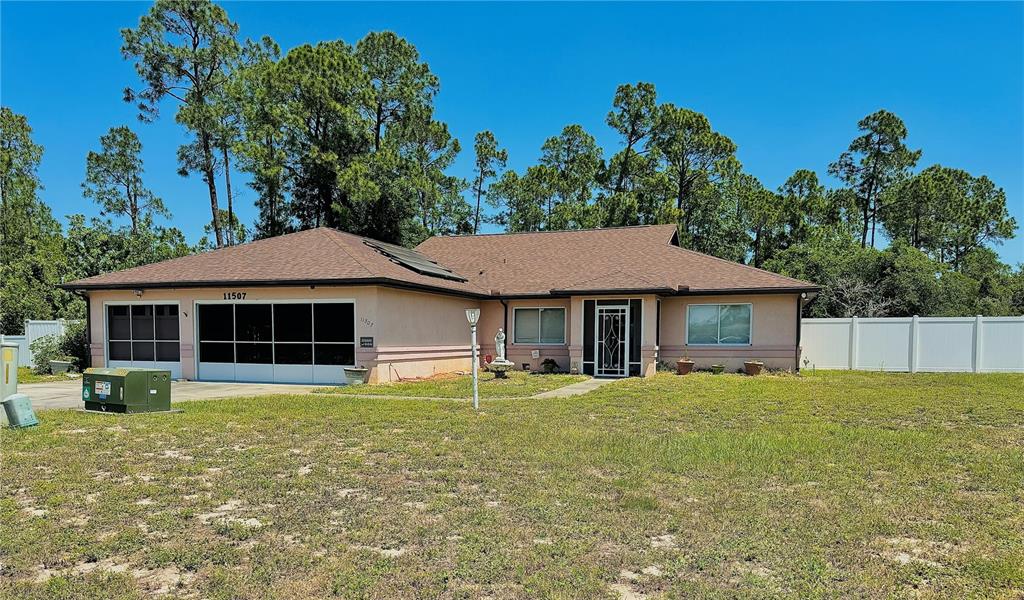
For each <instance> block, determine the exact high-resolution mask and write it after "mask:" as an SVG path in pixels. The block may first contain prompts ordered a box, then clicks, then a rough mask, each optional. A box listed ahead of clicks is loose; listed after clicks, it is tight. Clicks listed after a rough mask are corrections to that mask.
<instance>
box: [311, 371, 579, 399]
mask: <svg viewBox="0 0 1024 600" xmlns="http://www.w3.org/2000/svg"><path fill="white" fill-rule="evenodd" d="M586 379H590V378H589V377H588V376H586V375H565V374H557V373H551V374H540V373H527V372H525V371H510V372H509V373H508V377H506V378H505V379H498V378H496V377H495V376H494V373H489V372H481V373H480V374H479V382H478V385H479V388H480V397H481V398H522V397H526V396H532V395H534V394H539V393H541V392H546V391H548V390H553V389H557V388H560V387H562V386H566V385H569V384H571V383H576V382H578V381H584V380H586ZM313 392H314V393H320V394H347V395H371V396H413V397H416V398H471V397H472V396H473V378H472V377H470V376H469V375H438V376H437V377H431V378H430V379H422V380H419V381H407V382H401V383H379V384H375V385H353V386H348V385H343V386H340V387H329V388H318V389H315V390H313Z"/></svg>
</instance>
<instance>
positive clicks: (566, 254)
mask: <svg viewBox="0 0 1024 600" xmlns="http://www.w3.org/2000/svg"><path fill="white" fill-rule="evenodd" d="M675 236H676V227H675V225H648V226H639V227H618V228H611V229H589V230H578V231H552V232H533V233H514V234H490V235H467V236H451V237H433V238H430V239H428V240H426V241H424V242H423V243H422V244H420V245H419V246H418V247H417V248H416V249H417V250H419V251H420V252H421V253H422V254H425V255H426V256H429V257H430V258H432V259H434V260H435V261H437V262H439V263H441V264H443V265H445V266H447V267H449V268H451V269H453V270H455V271H456V272H458V273H460V274H462V275H463V276H465V277H467V278H468V279H469V281H470V282H472V283H475V284H477V285H478V286H479V287H481V288H486V289H490V290H493V291H494V293H499V294H500V295H502V296H515V295H524V296H527V295H543V294H548V293H551V292H552V290H554V291H556V292H565V293H588V292H589V293H595V292H602V291H615V290H630V291H636V290H640V289H651V290H658V291H668V290H674V291H682V292H688V293H699V292H702V291H707V292H722V291H745V290H751V291H783V290H793V291H803V290H813V289H816V288H815V286H814V285H813V284H811V283H807V282H806V281H800V280H798V279H792V278H790V277H783V276H782V275H777V274H775V273H771V272H768V271H764V270H762V269H755V268H754V267H750V266H747V265H743V264H740V263H735V262H732V261H728V260H723V259H720V258H715V257H713V256H708V255H706V254H701V253H699V252H693V251H691V250H685V249H683V248H680V247H679V246H677V245H675V243H674V241H675Z"/></svg>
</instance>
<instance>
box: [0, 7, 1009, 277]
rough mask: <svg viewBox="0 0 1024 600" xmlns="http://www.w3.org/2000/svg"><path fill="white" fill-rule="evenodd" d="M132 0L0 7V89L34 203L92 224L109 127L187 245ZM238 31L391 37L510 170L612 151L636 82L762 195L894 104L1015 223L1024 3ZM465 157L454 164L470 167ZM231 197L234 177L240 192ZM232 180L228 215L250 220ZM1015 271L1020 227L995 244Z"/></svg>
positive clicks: (389, 16) (394, 14)
mask: <svg viewBox="0 0 1024 600" xmlns="http://www.w3.org/2000/svg"><path fill="white" fill-rule="evenodd" d="M148 6H149V5H148V4H145V3H127V2H126V3H105V4H87V3H68V4H66V3H13V2H3V3H2V4H0V18H2V59H0V71H2V74H0V94H2V102H3V104H4V105H5V106H9V107H11V108H12V109H13V110H15V111H16V112H19V113H23V114H25V115H27V116H28V118H29V121H30V123H31V124H32V126H33V127H34V128H35V137H36V140H37V141H38V143H41V144H42V145H43V146H45V148H46V152H45V155H44V158H43V164H42V168H41V169H40V175H41V177H42V180H43V183H44V185H45V186H46V190H45V191H44V198H45V199H46V201H47V202H48V203H49V204H50V205H51V206H52V207H53V208H54V211H55V213H56V214H58V215H60V216H64V215H67V214H69V213H73V212H85V213H87V214H93V213H95V212H96V211H95V208H94V207H93V206H92V205H91V203H90V202H89V201H88V200H86V199H83V198H82V196H81V189H80V183H81V181H82V179H83V176H84V170H85V155H86V153H87V152H88V151H89V150H90V149H94V148H96V147H97V146H98V138H99V136H100V135H102V134H103V133H105V132H106V131H107V129H108V128H109V127H111V126H114V125H120V124H130V125H131V126H132V127H133V128H135V130H136V131H137V132H138V133H139V135H140V137H141V138H142V142H143V145H144V159H145V162H146V170H147V176H146V181H147V183H148V185H149V186H150V187H151V188H152V189H154V190H155V191H156V192H157V194H159V195H160V196H161V197H163V198H164V200H165V202H166V203H167V205H168V206H169V207H170V209H171V210H172V211H173V213H174V219H173V223H174V225H175V226H177V227H179V228H181V229H182V230H184V231H185V234H186V236H187V237H188V238H189V240H190V241H192V242H194V241H196V240H198V238H199V237H200V235H201V231H202V226H203V224H204V223H206V222H207V221H208V220H209V203H208V200H207V198H206V191H205V188H204V186H203V184H202V182H201V181H200V180H199V179H198V177H192V178H188V179H185V178H181V177H179V176H178V175H177V174H176V164H175V148H176V147H177V146H178V144H180V143H181V142H182V140H183V135H182V133H181V130H180V128H179V127H178V126H177V125H176V124H175V123H174V121H173V112H172V111H170V110H168V111H166V113H165V115H164V116H163V117H162V118H161V120H160V121H158V122H157V123H155V124H142V123H138V122H137V121H136V120H135V112H134V111H133V109H132V108H131V107H130V106H128V105H126V104H125V103H124V102H122V101H121V91H122V90H123V89H124V87H125V86H129V85H136V84H137V78H136V75H135V73H134V70H133V68H132V65H131V64H129V63H128V62H126V61H124V60H122V58H121V56H120V53H119V48H120V43H121V39H120V35H119V33H118V32H119V30H120V28H122V27H131V26H134V25H135V24H136V23H137V21H138V18H139V16H140V15H141V14H143V13H144V12H145V11H146V10H147V9H148ZM225 7H226V8H227V10H228V13H229V14H230V16H231V18H232V19H234V20H235V21H236V22H238V24H239V25H240V27H241V34H242V35H243V36H249V37H259V36H261V35H264V34H269V35H270V36H272V37H273V38H274V39H276V40H277V41H278V43H280V44H281V46H282V48H284V49H285V50H287V49H288V48H291V47H294V46H296V45H299V44H302V43H306V42H316V41H319V40H327V39H337V38H340V39H344V40H345V41H347V42H350V43H355V42H356V41H357V40H359V38H361V37H362V36H363V35H365V34H366V33H367V32H368V31H373V30H383V29H390V30H393V31H395V32H397V33H399V34H400V35H402V36H404V37H406V38H408V39H409V40H410V41H411V42H412V43H413V44H415V45H416V47H417V48H419V50H420V53H421V55H422V56H423V58H424V60H426V61H427V62H429V64H430V66H431V68H432V69H433V70H434V72H435V73H436V74H437V75H438V76H439V77H440V80H441V91H440V94H439V95H438V97H437V100H436V107H437V115H438V118H439V119H441V120H443V121H446V122H447V123H448V125H449V127H450V128H451V130H452V132H453V133H454V135H455V136H456V137H458V138H459V139H460V140H461V141H462V143H463V146H464V147H465V148H469V147H470V146H471V145H472V138H473V135H474V134H475V133H476V132H477V131H480V130H482V129H490V130H492V131H494V133H495V135H496V136H497V137H498V140H499V141H500V143H501V144H502V145H504V146H505V147H506V148H508V150H509V154H510V166H511V167H513V168H516V169H522V168H523V167H525V166H527V165H529V164H531V163H532V162H533V161H535V160H536V159H537V156H538V154H539V151H540V150H539V149H540V145H541V143H542V142H543V141H544V139H545V138H547V137H549V136H551V135H554V134H556V133H558V132H559V131H560V130H561V128H562V127H563V126H565V125H566V124H569V123H580V124H582V125H583V126H584V127H586V129H587V130H588V131H590V132H591V133H592V134H593V135H595V136H596V137H597V139H598V141H599V142H600V143H601V145H602V146H603V147H604V148H605V151H606V154H610V153H611V151H613V150H614V149H615V147H616V140H615V137H614V136H613V135H612V134H611V132H610V131H609V129H608V127H607V126H606V125H605V124H604V118H605V114H606V113H607V112H608V110H609V108H610V105H611V100H612V95H613V93H614V91H615V87H616V86H617V85H618V84H620V83H625V82H635V81H641V80H642V81H650V82H652V83H654V84H655V86H656V87H657V90H658V96H659V100H662V101H671V102H674V103H676V104H677V105H682V106H687V107H690V108H693V109H695V110H698V111H701V112H703V113H705V114H706V115H708V117H709V118H710V119H711V123H712V125H713V126H714V127H715V128H716V129H718V130H719V131H721V132H723V133H725V134H726V135H728V136H729V137H731V138H732V139H733V140H734V141H735V142H736V143H737V144H738V145H739V158H740V160H741V161H742V162H743V164H744V166H745V167H746V169H747V170H748V171H749V172H751V173H753V174H754V175H756V176H757V177H759V178H760V179H761V180H762V181H763V182H764V183H765V184H766V185H768V186H769V187H773V188H774V187H776V186H778V185H779V184H781V183H782V182H783V181H784V180H785V179H786V177H787V176H788V175H789V174H790V173H792V172H793V171H794V170H796V169H800V168H809V169H814V170H815V171H817V172H818V173H819V175H821V176H824V175H825V169H826V167H827V165H828V163H829V162H830V161H832V160H834V159H835V158H836V156H838V155H839V153H840V152H841V151H843V150H844V149H845V148H846V146H847V145H848V144H849V142H850V140H851V139H852V138H853V137H854V136H855V135H856V123H857V121H858V120H859V119H860V118H861V117H863V116H865V115H867V114H869V113H871V112H873V111H875V110H877V109H879V108H885V109H888V110H890V111H893V112H895V113H896V114H898V115H899V116H900V117H902V118H903V119H904V121H905V122H906V123H907V126H908V128H909V130H910V137H909V143H910V145H911V146H912V147H915V148H923V149H924V156H923V159H922V162H921V165H920V166H921V167H924V166H928V165H931V164H934V163H941V164H944V165H948V166H954V167H959V168H963V169H966V170H968V171H970V172H971V173H973V174H975V175H982V174H985V175H988V176H989V177H991V178H992V179H993V180H994V181H995V182H996V184H997V185H999V186H1001V187H1003V188H1005V190H1006V192H1007V197H1008V203H1009V205H1010V209H1011V211H1012V212H1013V213H1014V215H1015V216H1016V217H1017V220H1018V221H1019V222H1021V223H1022V224H1024V196H1022V195H1024V175H1022V169H1024V4H1021V3H1003V4H978V3H969V4H925V3H909V4H881V3H829V4H824V3H822V4H778V3H763V4H738V3H722V4H712V5H707V4H663V3H652V4H629V5H626V4H611V3H600V4H542V3H523V4H468V3H457V4H428V3H418V4H398V3H378V4H348V3H327V2H319V3H287V4H285V3H267V2H249V3H236V2H228V3H225ZM470 162H471V156H470V152H466V151H465V150H464V152H463V154H462V155H461V157H460V159H459V161H458V163H457V165H456V166H455V168H454V173H455V174H457V175H461V176H467V177H468V176H469V174H470ZM238 187H240V188H241V187H242V186H238ZM253 200H254V194H253V192H252V191H251V190H249V189H248V188H243V189H242V193H241V198H240V200H239V201H238V202H237V203H236V206H237V207H238V208H237V210H238V212H239V213H240V214H241V216H242V218H243V220H245V221H246V222H251V221H252V220H253V218H254V214H255V209H254V208H253V205H252V203H253ZM999 250H1000V252H1001V255H1002V256H1003V258H1004V260H1007V261H1009V262H1011V263H1017V262H1022V261H1024V234H1022V235H1021V236H1019V237H1018V238H1017V239H1015V240H1012V241H1010V242H1008V243H1007V244H1006V245H1004V246H1002V247H1001V248H1000V249H999Z"/></svg>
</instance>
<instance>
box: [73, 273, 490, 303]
mask: <svg viewBox="0 0 1024 600" xmlns="http://www.w3.org/2000/svg"><path fill="white" fill-rule="evenodd" d="M317 285H380V286H385V287H392V288H397V289H405V290H414V291H420V292H431V293H434V294H445V295H450V296H458V297H461V298H473V299H476V300H493V299H494V296H492V295H490V294H486V293H483V292H479V293H477V292H469V291H461V290H453V289H449V288H440V287H434V286H430V285H424V284H419V283H411V282H406V281H399V280H397V279H389V278H386V277H366V278H359V279H294V280H293V279H270V280H267V279H255V280H247V281H246V280H237V281H173V282H155V283H107V284H99V283H96V284H94V283H80V284H75V283H65V284H61V285H59V286H58V287H60V288H61V289H64V290H68V291H70V292H74V293H78V292H80V291H84V290H138V289H143V290H154V289H183V288H213V287H230V286H235V287H238V286H246V287H305V286H317Z"/></svg>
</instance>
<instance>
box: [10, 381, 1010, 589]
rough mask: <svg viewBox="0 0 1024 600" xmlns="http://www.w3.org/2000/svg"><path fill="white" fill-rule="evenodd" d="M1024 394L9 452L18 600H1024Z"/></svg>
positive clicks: (519, 409) (218, 421)
mask: <svg viewBox="0 0 1024 600" xmlns="http://www.w3.org/2000/svg"><path fill="white" fill-rule="evenodd" d="M1022 387H1024V377H1022V376H1019V375H980V376H977V375H926V374H919V375H913V376H912V375H906V374H880V373H821V372H819V373H818V374H815V375H810V376H806V377H794V376H770V377H759V378H749V377H742V376H738V375H720V376H712V375H703V374H699V375H691V376H688V377H676V376H672V375H664V374H662V375H658V376H657V377H655V378H653V379H650V380H639V379H630V380H625V381H621V382H616V383H613V384H610V385H607V386H604V387H602V388H600V389H598V390H596V391H594V392H592V393H591V394H588V395H586V396H578V397H574V398H567V399H555V400H532V399H504V400H502V399H492V400H485V401H484V402H483V404H482V410H481V412H480V413H479V414H476V413H474V412H473V411H472V409H471V408H470V406H469V404H468V403H467V402H466V401H464V400H452V401H431V402H423V401H416V400H403V399H393V398H392V399H389V398H356V397H346V396H339V395H326V394H312V395H306V396H288V397H285V396H275V397H260V398H251V399H236V400H217V401H204V402H188V403H182V404H179V405H177V408H181V409H183V410H184V412H183V413H179V414H168V415H138V416H130V417H123V416H106V415H90V414H83V413H78V412H73V411H49V412H42V413H41V414H40V418H41V420H42V425H41V426H39V427H36V428H32V429H27V430H19V431H10V430H5V431H3V432H2V433H0V445H2V450H3V460H2V461H0V565H2V566H0V571H2V577H0V596H7V597H12V598H14V597H17V598H44V597H56V598H132V597H137V596H141V595H145V594H147V593H154V592H170V594H171V597H174V596H180V597H202V598H257V597H258V598H322V597H331V596H335V597H344V598H352V597H372V598H404V597H410V598H411V597H423V598H434V597H443V598H483V597H490V598H523V597H572V598H602V597H604V598H616V597H619V596H622V597H632V598H640V597H646V598H658V597H670V598H678V597H712V598H714V597H718V598H733V597H755V598H763V597H780V596H782V597H794V598H798V597H799V598H804V597H872V598H877V597H916V596H926V597H944V598H947V597H971V596H973V597H1003V598H1019V597H1020V595H1021V594H1022V593H1024V510H1022V506H1024V394H1021V388H1022Z"/></svg>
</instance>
